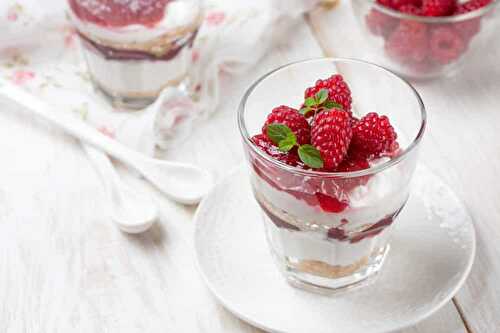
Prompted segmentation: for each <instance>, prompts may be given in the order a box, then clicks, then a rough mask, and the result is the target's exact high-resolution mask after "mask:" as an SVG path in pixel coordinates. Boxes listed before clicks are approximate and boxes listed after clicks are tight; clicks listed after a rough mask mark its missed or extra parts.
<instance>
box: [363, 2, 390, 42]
mask: <svg viewBox="0 0 500 333" xmlns="http://www.w3.org/2000/svg"><path fill="white" fill-rule="evenodd" d="M365 21H366V26H367V27H368V29H369V30H370V31H371V32H372V33H373V34H374V35H376V36H382V37H384V38H385V37H387V36H389V35H390V34H391V32H392V31H393V30H394V29H395V28H396V26H397V25H398V20H397V19H396V18H394V17H391V16H389V15H387V14H384V13H382V12H380V11H378V10H376V9H372V10H371V11H370V14H368V15H367V16H366V18H365Z"/></svg>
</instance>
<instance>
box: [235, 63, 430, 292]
mask: <svg viewBox="0 0 500 333" xmlns="http://www.w3.org/2000/svg"><path fill="white" fill-rule="evenodd" d="M333 74H341V75H343V77H344V80H345V81H346V83H347V84H348V85H349V86H350V88H351V92H352V99H353V107H352V109H353V113H354V114H355V115H356V116H357V117H362V116H363V115H365V114H367V113H369V112H377V113H379V114H380V115H382V114H383V115H386V116H388V117H389V119H390V121H391V123H392V125H393V127H394V128H395V130H396V131H397V133H398V143H399V145H400V150H399V153H398V154H397V155H396V156H393V157H392V158H385V159H382V160H381V161H380V162H379V163H377V164H376V165H374V166H372V167H371V168H369V169H366V170H361V171H356V172H346V173H332V172H319V171H312V170H304V169H300V168H296V167H292V166H289V165H287V164H284V163H282V162H280V161H278V160H275V159H273V158H271V157H270V156H269V155H267V154H266V153H264V152H263V151H261V150H260V149H259V148H258V147H256V146H255V145H254V144H253V142H252V141H251V138H252V136H253V135H256V134H259V133H261V130H262V125H263V123H264V121H265V119H266V116H267V115H268V114H269V113H270V112H271V110H272V109H273V108H274V107H276V106H279V105H288V106H291V107H295V108H300V106H301V105H302V103H303V100H304V99H303V98H304V90H305V89H306V88H307V87H310V86H313V85H314V83H315V82H316V80H317V79H320V78H321V79H324V78H327V77H329V76H331V75H333ZM238 124H239V129H240V133H241V136H242V139H243V145H244V150H245V153H246V157H247V161H248V165H249V171H250V179H251V183H252V188H253V192H254V195H255V199H256V201H257V202H258V204H259V205H260V207H261V208H262V213H263V221H264V226H265V232H266V237H267V241H268V244H269V248H270V252H271V255H272V257H273V258H274V260H275V262H276V264H277V266H278V268H279V270H280V271H281V272H282V273H283V275H284V276H285V278H286V279H287V281H288V282H290V283H291V284H292V285H294V286H297V287H301V288H303V289H307V290H313V291H320V292H323V291H324V292H327V293H329V292H333V291H339V290H345V289H346V288H350V287H353V286H359V285H363V284H365V283H366V282H368V281H370V280H371V279H369V278H370V277H373V276H375V274H376V273H377V272H378V271H379V270H380V269H381V267H382V265H383V263H384V259H385V258H386V256H387V253H388V252H389V249H390V236H391V230H392V227H393V225H394V223H395V221H396V219H397V216H398V214H399V213H400V212H401V210H402V209H403V208H404V206H405V203H406V202H407V199H408V196H409V192H410V180H411V178H412V176H413V173H414V170H415V166H416V162H417V155H418V150H419V144H420V141H421V139H422V136H423V134H424V130H425V125H426V112H425V108H424V105H423V102H422V100H421V98H420V96H419V95H418V93H417V92H416V90H415V89H414V88H413V87H412V86H411V85H410V84H409V83H408V82H406V81H405V80H403V79H401V78H400V77H398V76H397V75H395V74H393V73H392V72H390V71H389V70H386V69H384V68H382V67H379V66H377V65H375V64H371V63H367V62H363V61H358V60H351V59H317V60H308V61H303V62H297V63H292V64H289V65H286V66H283V67H280V68H278V69H276V70H274V71H272V72H270V73H268V74H266V75H265V76H263V77H262V78H260V79H259V80H258V81H257V82H256V83H254V84H253V85H252V86H251V87H250V88H249V89H248V91H247V92H246V94H245V95H244V97H243V100H242V101H241V104H240V107H239V110H238Z"/></svg>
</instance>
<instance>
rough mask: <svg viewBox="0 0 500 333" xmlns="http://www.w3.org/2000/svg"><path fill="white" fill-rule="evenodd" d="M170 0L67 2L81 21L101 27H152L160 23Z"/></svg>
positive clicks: (85, 0)
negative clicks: (136, 25)
mask: <svg viewBox="0 0 500 333" xmlns="http://www.w3.org/2000/svg"><path fill="white" fill-rule="evenodd" d="M170 1H171V0H69V5H70V7H71V9H72V11H73V12H74V13H75V15H76V16H77V17H78V18H79V19H80V20H82V21H86V22H92V23H95V24H97V25H100V26H103V27H114V28H119V27H124V26H127V25H131V24H141V25H144V26H147V27H153V26H154V25H155V24H156V23H158V22H160V21H161V20H162V18H163V16H164V13H165V6H166V5H167V4H168V3H169V2H170Z"/></svg>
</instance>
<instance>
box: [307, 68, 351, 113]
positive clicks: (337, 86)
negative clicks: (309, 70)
mask: <svg viewBox="0 0 500 333" xmlns="http://www.w3.org/2000/svg"><path fill="white" fill-rule="evenodd" d="M321 89H327V90H328V99H329V100H331V101H334V102H336V103H338V104H340V105H342V107H343V109H344V110H345V111H347V112H351V104H352V98H351V90H350V89H349V86H348V85H347V83H345V81H344V78H343V77H342V75H339V74H336V75H332V76H331V77H329V78H328V79H326V80H318V81H316V85H315V86H314V87H310V88H307V89H306V91H305V93H304V95H305V98H309V97H313V96H314V95H316V94H317V93H318V92H319V91H320V90H321Z"/></svg>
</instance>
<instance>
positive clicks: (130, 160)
mask: <svg viewBox="0 0 500 333" xmlns="http://www.w3.org/2000/svg"><path fill="white" fill-rule="evenodd" d="M0 93H1V94H3V95H4V96H5V97H6V98H8V99H10V100H11V101H14V102H15V103H17V104H19V105H22V106H24V107H25V109H28V110H30V111H31V112H32V113H33V114H36V115H37V116H39V117H41V118H43V119H45V120H48V121H49V122H51V123H53V124H55V125H57V126H58V127H59V128H60V129H62V130H64V131H65V132H67V133H68V134H71V135H72V136H74V137H76V138H78V139H80V140H82V141H84V142H86V143H88V144H90V145H92V146H94V147H96V148H99V149H101V150H103V151H105V152H107V153H108V154H110V155H112V156H114V157H116V158H117V159H119V160H121V161H123V162H125V163H127V164H129V165H131V166H135V165H136V163H135V162H136V161H137V160H138V159H139V160H140V159H144V158H145V157H144V156H143V155H142V154H140V153H137V152H135V151H133V150H131V149H129V148H127V147H125V146H124V145H122V144H120V143H118V142H116V141H115V140H113V139H111V138H108V137H107V136H105V135H103V134H101V133H99V132H98V131H97V130H95V129H94V128H92V127H90V126H89V125H86V124H85V123H83V122H82V121H81V120H79V119H77V118H76V117H74V116H72V115H69V114H67V113H65V112H57V113H56V112H54V111H52V107H51V106H50V105H49V104H47V103H45V102H44V101H42V100H41V99H40V98H38V97H36V96H34V95H33V94H30V93H28V92H26V91H24V90H23V89H21V88H19V87H17V86H15V85H13V84H11V83H9V82H7V81H5V80H3V79H0ZM68 113H69V112H68Z"/></svg>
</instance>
